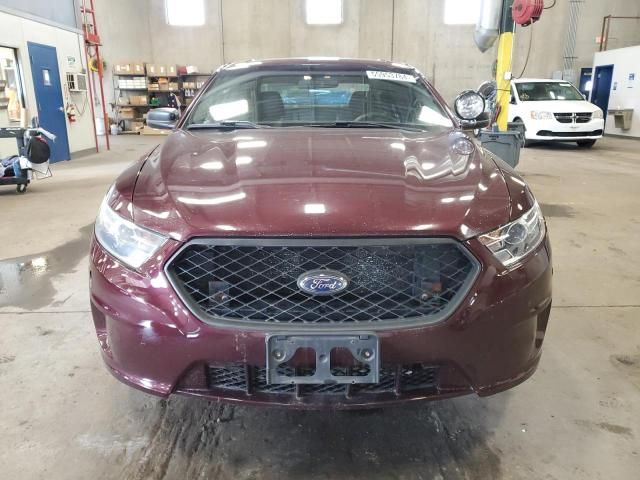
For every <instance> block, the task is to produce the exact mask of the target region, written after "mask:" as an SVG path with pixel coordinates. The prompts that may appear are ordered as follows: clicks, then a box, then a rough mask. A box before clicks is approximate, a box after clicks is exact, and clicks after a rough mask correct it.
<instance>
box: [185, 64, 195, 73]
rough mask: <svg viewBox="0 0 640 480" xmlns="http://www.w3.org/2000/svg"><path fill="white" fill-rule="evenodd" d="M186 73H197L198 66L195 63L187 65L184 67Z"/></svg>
mask: <svg viewBox="0 0 640 480" xmlns="http://www.w3.org/2000/svg"><path fill="white" fill-rule="evenodd" d="M186 71H187V74H191V73H198V67H196V66H195V65H187V67H186Z"/></svg>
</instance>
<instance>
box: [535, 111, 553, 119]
mask: <svg viewBox="0 0 640 480" xmlns="http://www.w3.org/2000/svg"><path fill="white" fill-rule="evenodd" d="M531 118H533V119H534V120H553V113H551V112H536V111H535V110H533V111H532V112H531Z"/></svg>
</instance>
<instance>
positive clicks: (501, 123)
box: [496, 0, 516, 132]
mask: <svg viewBox="0 0 640 480" xmlns="http://www.w3.org/2000/svg"><path fill="white" fill-rule="evenodd" d="M513 1H514V0H503V1H502V16H501V18H500V37H499V38H498V59H497V61H496V88H497V89H498V92H497V108H498V109H499V111H500V114H499V115H498V120H497V123H498V128H499V129H500V131H501V132H506V131H507V123H508V112H509V102H510V101H511V59H512V57H513V34H514V32H515V29H516V24H515V22H514V21H513V16H512V15H511V8H512V7H513Z"/></svg>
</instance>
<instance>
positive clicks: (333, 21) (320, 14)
mask: <svg viewBox="0 0 640 480" xmlns="http://www.w3.org/2000/svg"><path fill="white" fill-rule="evenodd" d="M305 7H306V18H307V24H309V25H340V24H341V23H342V0H306V4H305Z"/></svg>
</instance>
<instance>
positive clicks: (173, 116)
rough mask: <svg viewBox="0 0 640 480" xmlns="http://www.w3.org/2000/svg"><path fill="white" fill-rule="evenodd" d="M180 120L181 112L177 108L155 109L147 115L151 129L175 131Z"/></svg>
mask: <svg viewBox="0 0 640 480" xmlns="http://www.w3.org/2000/svg"><path fill="white" fill-rule="evenodd" d="M179 118H180V112H179V111H178V110H177V109H175V108H154V109H151V110H149V113H148V114H147V125H148V126H149V127H151V128H160V129H163V130H173V129H174V128H175V127H176V123H177V122H178V119H179Z"/></svg>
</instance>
